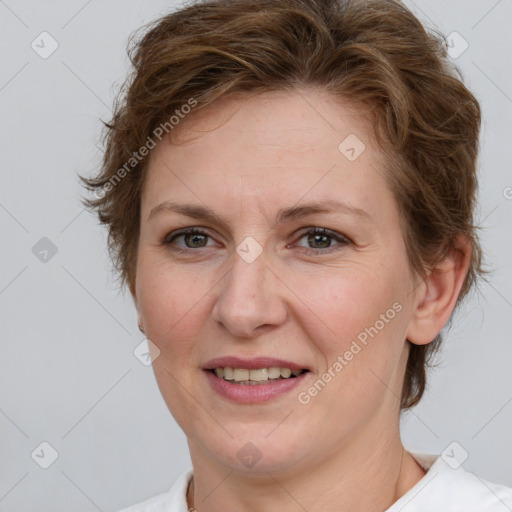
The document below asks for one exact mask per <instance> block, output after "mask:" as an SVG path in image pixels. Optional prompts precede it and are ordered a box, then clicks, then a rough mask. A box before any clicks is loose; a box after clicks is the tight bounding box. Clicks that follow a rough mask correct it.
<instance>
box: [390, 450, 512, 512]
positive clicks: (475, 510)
mask: <svg viewBox="0 0 512 512" xmlns="http://www.w3.org/2000/svg"><path fill="white" fill-rule="evenodd" d="M412 455H413V456H414V458H415V459H416V460H417V461H418V463H420V465H422V466H423V468H424V469H425V470H426V471H427V473H426V475H425V476H424V477H423V478H422V479H421V480H420V481H419V482H418V483H417V484H416V485H415V486H414V487H413V488H412V489H410V490H409V491H408V492H407V493H406V494H405V495H404V496H402V497H401V498H400V499H399V500H398V501H397V502H396V503H395V504H394V505H393V506H392V507H391V508H390V509H388V512H395V510H397V511H398V510H400V511H402V512H438V511H439V512H441V511H443V512H446V511H450V512H459V511H460V512H484V511H485V512H507V511H510V510H512V488H510V487H506V486H505V485H501V484H497V483H492V482H489V481H487V480H484V479H483V478H480V477H479V476H477V475H475V474H474V473H471V472H469V471H467V470H465V469H464V468H463V467H462V466H459V465H456V464H453V463H451V461H450V460H448V461H446V460H445V459H444V458H443V456H442V455H439V456H437V455H425V454H418V453H412Z"/></svg>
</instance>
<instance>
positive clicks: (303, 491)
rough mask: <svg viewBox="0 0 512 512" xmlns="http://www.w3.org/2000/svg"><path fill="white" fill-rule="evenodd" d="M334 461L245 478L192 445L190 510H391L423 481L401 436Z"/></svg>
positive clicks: (347, 451) (363, 445)
mask: <svg viewBox="0 0 512 512" xmlns="http://www.w3.org/2000/svg"><path fill="white" fill-rule="evenodd" d="M359 437H360V439H358V440H353V441H352V442H351V443H350V444H349V445H348V446H345V447H343V448H342V449H338V450H333V453H332V455H331V456H329V457H327V458H325V457H324V458H322V459H321V460H319V461H317V462H316V463H309V464H304V466H303V467H301V468H298V467H297V468H292V469H288V470H286V471H260V472H257V473H256V472H255V473H254V474H249V475H248V474H247V473H241V472H238V471H236V470H231V469H228V468H226V467H225V466H220V465H219V464H218V463H216V461H213V460H212V459H211V458H210V457H208V456H206V455H205V454H204V452H202V451H201V450H199V449H198V446H197V445H195V444H194V443H192V442H191V441H190V440H189V445H190V448H191V457H192V463H193V467H194V479H193V485H191V486H190V488H189V493H188V494H189V496H188V502H189V503H188V505H189V509H190V507H195V509H197V510H198V511H199V512H220V511H223V510H225V509H226V506H225V505H226V503H229V504H230V507H232V508H233V509H236V510H239V511H241V512H245V511H252V512H254V511H266V510H271V509H273V508H276V507H279V509H280V511H281V512H288V511H289V512H292V511H293V512H296V511H297V510H298V508H297V507H298V506H299V507H301V508H303V509H305V510H307V511H308V512H317V511H318V512H320V511H322V512H330V511H333V512H334V511H336V512H344V511H347V512H348V511H350V512H363V511H364V512H370V511H373V510H375V511H378V510H380V511H382V510H386V509H387V508H389V507H390V506H391V505H392V504H393V503H395V502H396V501H397V500H398V499H399V498H400V497H401V496H403V495H404V494H405V493H406V492H407V491H408V490H409V489H410V488H412V487H413V486H414V485H415V484H416V483H417V482H418V481H419V480H420V479H421V478H422V477H423V476H424V475H425V471H424V470H423V469H422V468H421V467H420V466H419V464H418V463H417V462H416V461H415V460H414V458H413V457H412V456H411V455H410V454H409V453H408V452H406V451H405V450H404V448H403V445H402V443H401V441H400V436H399V433H398V432H396V433H395V435H393V436H388V437H385V436H381V437H380V438H378V439H379V442H378V443H377V444H375V443H374V444H373V445H372V444H371V443H368V442H367V440H366V439H365V436H364V435H362V436H359Z"/></svg>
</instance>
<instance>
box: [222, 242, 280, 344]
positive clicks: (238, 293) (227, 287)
mask: <svg viewBox="0 0 512 512" xmlns="http://www.w3.org/2000/svg"><path fill="white" fill-rule="evenodd" d="M219 286H221V291H220V293H219V296H218V297H217V300H216V302H215V305H214V307H213V311H212V316H213V319H214V320H215V321H216V322H218V323H220V324H222V326H223V327H224V328H225V329H227V330H228V331H229V332H230V334H232V335H233V336H235V337H237V338H254V337H256V336H259V335H261V333H262V332H263V331H264V330H266V329H271V328H272V327H274V328H275V327H277V326H279V325H281V324H282V323H283V322H284V321H285V320H286V317H287V310H286V304H285V301H284V300H283V297H281V296H280V292H282V291H283V287H284V285H283V283H282V282H281V281H280V280H279V279H278V277H277V276H276V274H275V273H274V271H273V270H271V269H270V267H269V266H268V265H267V258H266V257H265V252H263V253H262V254H260V256H259V257H258V258H256V260H254V261H252V262H251V263H248V262H247V261H245V260H244V259H243V258H242V257H240V256H239V254H238V253H236V252H235V253H234V254H233V256H232V266H231V269H230V270H229V271H228V272H227V274H226V275H225V276H224V278H223V279H222V280H221V283H220V284H219Z"/></svg>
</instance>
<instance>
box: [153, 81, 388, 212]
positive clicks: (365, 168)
mask: <svg viewBox="0 0 512 512" xmlns="http://www.w3.org/2000/svg"><path fill="white" fill-rule="evenodd" d="M367 114H368V112H367V111H364V110H363V109H362V108H361V107H359V106H355V105H353V104H350V103H349V102H342V101H341V100H339V99H338V98H334V97H333V96H331V95H329V94H328V93H326V92H324V91H316V90H297V91H294V92H290V91H287V92H285V91H279V92H271V93H265V94H259V95H256V96H251V97H227V98H222V99H220V100H217V101H216V102H214V103H213V104H211V105H209V106H208V107H206V108H204V109H202V110H199V111H197V112H194V113H193V114H191V115H190V116H189V117H188V118H187V117H185V119H183V120H182V121H181V122H180V124H179V126H177V127H176V128H177V129H175V130H174V131H173V132H171V137H170V138H168V139H164V140H163V141H162V142H161V143H159V144H158V145H157V147H156V148H155V149H154V150H153V151H152V153H151V155H150V161H149V167H148V175H147V183H146V184H145V185H146V186H145V194H143V207H144V209H146V210H147V209H148V208H150V207H153V206H154V203H155V202H157V201H163V200H166V199H168V196H169V195H171V196H180V197H182V196H184V195H185V196H187V198H190V199H195V201H196V202H197V201H198V199H201V200H202V202H206V203H212V202H215V198H216V197H217V198H218V199H219V204H218V205H221V206H222V205H224V206H225V207H227V203H226V202H228V201H229V200H230V199H232V198H234V197H236V194H237V193H238V194H240V193H243V194H244V198H245V199H246V200H248V199H249V197H251V196H252V197H254V198H255V200H258V201H265V202H267V203H268V202H269V201H270V202H273V201H277V200H278V199H279V198H281V199H282V200H283V201H287V202H293V203H295V202H297V201H299V200H300V198H301V197H302V196H305V195H306V194H307V196H308V199H311V200H313V199H325V197H323V196H325V194H326V193H331V196H332V195H333V194H334V195H336V193H337V192H339V193H342V194H343V196H344V197H343V199H345V200H347V201H352V202H357V201H359V202H365V203H367V202H369V200H370V197H371V195H372V194H373V197H374V198H375V197H376V194H377V193H378V189H380V188H382V187H383V185H384V183H383V179H382V177H383V174H384V158H383V155H382V154H381V152H380V151H379V150H378V148H377V145H376V144H375V142H374V140H373V132H372V129H371V125H370V123H369V120H368V115H367ZM206 198H208V199H206ZM203 199H204V201H203ZM218 205H217V206H218ZM280 206H281V207H282V206H289V205H281V204H279V205H278V204H277V203H276V207H277V208H279V207H280ZM370 208H371V205H370ZM375 213H377V212H375Z"/></svg>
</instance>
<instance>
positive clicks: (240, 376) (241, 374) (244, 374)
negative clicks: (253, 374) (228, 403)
mask: <svg viewBox="0 0 512 512" xmlns="http://www.w3.org/2000/svg"><path fill="white" fill-rule="evenodd" d="M233 378H234V379H235V380H236V381H237V382H240V381H242V380H249V370H242V369H241V368H233Z"/></svg>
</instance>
